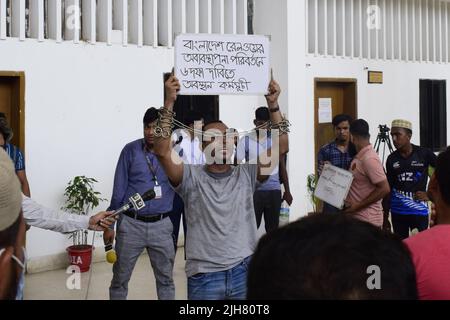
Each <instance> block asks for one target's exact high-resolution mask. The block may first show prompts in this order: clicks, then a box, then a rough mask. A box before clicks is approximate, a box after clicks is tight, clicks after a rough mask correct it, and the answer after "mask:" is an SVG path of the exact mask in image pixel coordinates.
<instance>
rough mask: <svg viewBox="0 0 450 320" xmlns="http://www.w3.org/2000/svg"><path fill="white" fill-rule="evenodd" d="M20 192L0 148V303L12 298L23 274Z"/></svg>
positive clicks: (22, 225) (10, 165)
mask: <svg viewBox="0 0 450 320" xmlns="http://www.w3.org/2000/svg"><path fill="white" fill-rule="evenodd" d="M21 207H22V193H21V191H20V183H19V180H18V179H17V176H16V173H15V170H14V166H13V163H12V161H11V159H10V158H9V156H8V155H7V154H6V152H5V151H4V150H2V149H0V300H3V299H8V300H13V299H15V298H16V293H17V288H18V285H19V280H20V277H21V276H22V273H23V272H24V259H25V255H24V252H23V249H22V245H23V242H24V237H25V223H24V220H23V216H22V213H21V211H22V209H21Z"/></svg>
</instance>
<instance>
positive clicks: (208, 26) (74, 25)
mask: <svg viewBox="0 0 450 320" xmlns="http://www.w3.org/2000/svg"><path fill="white" fill-rule="evenodd" d="M250 1H253V0H0V40H4V39H7V38H18V39H20V40H22V41H24V40H26V39H37V40H38V41H40V42H41V41H44V40H45V39H52V40H55V41H56V42H63V41H73V42H74V43H79V42H80V41H85V42H89V43H91V44H96V43H98V42H101V43H106V44H108V45H112V44H122V45H124V46H127V45H129V44H134V45H137V46H153V47H159V46H166V47H171V46H172V43H173V37H174V35H176V34H179V33H186V32H188V33H233V34H247V33H248V21H249V17H248V10H247V8H248V5H250V3H249V2H250Z"/></svg>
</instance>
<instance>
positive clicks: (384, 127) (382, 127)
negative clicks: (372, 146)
mask: <svg viewBox="0 0 450 320" xmlns="http://www.w3.org/2000/svg"><path fill="white" fill-rule="evenodd" d="M378 129H380V134H382V135H387V134H388V133H389V131H391V129H390V128H389V127H388V126H387V125H386V124H380V125H378Z"/></svg>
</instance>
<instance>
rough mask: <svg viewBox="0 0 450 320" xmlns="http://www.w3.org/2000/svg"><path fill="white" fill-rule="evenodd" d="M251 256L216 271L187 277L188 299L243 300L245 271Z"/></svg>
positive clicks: (245, 282)
mask: <svg viewBox="0 0 450 320" xmlns="http://www.w3.org/2000/svg"><path fill="white" fill-rule="evenodd" d="M250 259H251V257H247V258H245V259H244V260H242V261H241V262H240V263H239V264H238V265H237V266H235V267H233V268H231V269H228V270H225V271H218V272H208V273H197V274H195V275H193V276H191V277H189V278H188V299H189V300H245V299H246V297H247V271H248V266H249V264H250Z"/></svg>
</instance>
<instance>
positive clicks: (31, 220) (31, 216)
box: [22, 194, 115, 233]
mask: <svg viewBox="0 0 450 320" xmlns="http://www.w3.org/2000/svg"><path fill="white" fill-rule="evenodd" d="M22 213H23V217H24V219H25V222H26V223H27V224H28V225H30V226H33V227H36V228H40V229H45V230H51V231H55V232H61V233H70V232H74V231H77V230H81V229H90V230H95V231H105V230H106V229H107V228H109V227H110V226H111V225H112V224H113V223H114V221H115V219H114V218H108V216H109V215H110V214H111V213H112V212H106V211H104V212H99V213H97V214H96V215H93V216H90V217H89V216H83V215H77V214H70V213H68V212H64V211H57V210H53V209H49V208H46V207H44V206H42V205H40V204H39V203H37V202H36V201H34V200H33V199H31V198H29V197H27V196H25V195H24V194H22Z"/></svg>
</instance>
